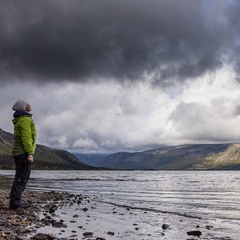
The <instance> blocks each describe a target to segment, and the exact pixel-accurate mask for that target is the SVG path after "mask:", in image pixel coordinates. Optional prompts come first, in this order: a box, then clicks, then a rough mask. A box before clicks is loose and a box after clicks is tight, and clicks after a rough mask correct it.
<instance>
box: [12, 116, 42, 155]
mask: <svg viewBox="0 0 240 240" xmlns="http://www.w3.org/2000/svg"><path fill="white" fill-rule="evenodd" d="M15 113H16V112H15ZM31 116H32V115H31V114H29V113H26V112H23V113H21V114H19V115H18V114H17V115H15V114H14V117H15V118H14V119H13V120H12V122H13V124H14V144H13V150H12V155H13V156H17V155H20V154H23V153H25V152H26V153H28V154H34V152H35V149H36V136H37V134H36V127H35V124H34V122H33V120H32V118H31Z"/></svg>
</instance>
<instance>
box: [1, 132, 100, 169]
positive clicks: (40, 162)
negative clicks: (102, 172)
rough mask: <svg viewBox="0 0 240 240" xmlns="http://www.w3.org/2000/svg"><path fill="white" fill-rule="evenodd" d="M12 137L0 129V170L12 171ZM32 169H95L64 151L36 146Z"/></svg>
mask: <svg viewBox="0 0 240 240" xmlns="http://www.w3.org/2000/svg"><path fill="white" fill-rule="evenodd" d="M13 141H14V135H13V134H11V133H8V132H5V131H3V130H2V129H1V128H0V169H14V168H15V166H14V159H13V157H12V146H13ZM32 168H33V169H43V170H50V169H51V170H53V169H56V170H60V169H64V170H67V169H69V170H77V169H78V170H83V169H84V170H92V169H97V168H95V167H92V166H89V165H87V164H84V163H83V162H81V161H80V160H79V159H78V158H77V157H75V156H74V155H73V154H71V153H69V152H68V151H65V150H58V149H54V148H49V147H46V146H43V145H38V144H37V148H36V152H35V154H34V162H33V165H32Z"/></svg>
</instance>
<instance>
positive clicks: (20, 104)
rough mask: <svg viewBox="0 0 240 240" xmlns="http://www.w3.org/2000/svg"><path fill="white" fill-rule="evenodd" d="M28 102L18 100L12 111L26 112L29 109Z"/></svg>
mask: <svg viewBox="0 0 240 240" xmlns="http://www.w3.org/2000/svg"><path fill="white" fill-rule="evenodd" d="M27 104H28V103H27V102H26V101H23V100H17V101H16V102H15V103H14V105H13V107H12V110H13V111H18V110H20V111H21V110H22V111H25V110H26V107H27Z"/></svg>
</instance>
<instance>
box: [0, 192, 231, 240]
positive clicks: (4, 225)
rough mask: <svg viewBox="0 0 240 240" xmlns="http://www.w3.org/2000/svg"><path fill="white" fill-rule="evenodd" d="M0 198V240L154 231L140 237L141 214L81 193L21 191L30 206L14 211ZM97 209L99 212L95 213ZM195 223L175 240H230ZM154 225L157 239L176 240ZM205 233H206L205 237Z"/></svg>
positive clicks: (64, 239) (95, 239)
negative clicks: (210, 239)
mask: <svg viewBox="0 0 240 240" xmlns="http://www.w3.org/2000/svg"><path fill="white" fill-rule="evenodd" d="M0 195H1V197H0V240H3V239H9V240H77V239H86V240H106V239H116V238H117V239H118V238H121V239H122V233H121V231H122V230H124V227H126V226H127V227H126V229H125V230H124V231H125V232H126V233H127V234H128V235H126V236H127V238H124V239H131V237H133V236H135V237H136V238H132V239H146V238H142V237H144V235H145V237H146V236H147V239H150V238H151V236H152V234H153V232H154V230H153V228H152V229H148V231H149V232H145V233H144V235H142V234H141V233H140V232H141V231H140V230H141V228H140V226H141V222H144V221H147V216H146V212H145V211H142V210H140V211H136V209H135V210H134V209H130V208H129V207H128V208H126V207H121V208H118V210H117V207H116V206H115V207H113V208H110V207H109V204H107V205H108V208H106V207H104V206H99V205H100V204H101V202H100V201H99V199H98V198H93V199H90V197H88V196H85V195H82V194H72V193H68V192H58V191H49V192H35V191H32V192H31V191H25V192H24V194H23V201H25V202H28V203H30V207H29V208H27V209H21V208H19V209H16V210H12V209H11V210H10V209H9V206H8V202H9V192H7V191H0ZM99 208H100V209H101V210H100V209H99ZM97 209H99V212H98V211H96V210H97ZM132 210H134V211H132ZM138 214H140V215H138ZM64 215H65V216H66V217H65V218H64ZM144 215H145V217H144ZM140 216H142V217H140ZM180 217H181V216H180ZM169 220H170V219H169ZM197 220H198V219H195V220H193V222H192V227H191V228H190V226H188V228H190V229H189V230H190V231H186V229H185V230H184V229H181V231H182V230H183V231H184V232H185V237H184V238H182V237H181V238H179V239H187V240H195V239H199V237H200V236H201V235H202V234H203V235H205V236H207V235H208V236H209V235H212V239H223V240H225V239H226V240H230V239H231V238H228V237H227V238H214V237H213V236H214V234H213V232H212V231H214V227H213V226H211V225H205V226H202V227H200V226H199V224H197ZM123 222H124V224H125V225H124V224H123ZM181 222H182V220H180V221H179V223H181ZM119 223H120V224H119ZM111 224H115V226H116V227H115V228H114V227H113V226H111ZM194 225H195V226H194ZM158 226H159V228H158V236H159V237H160V238H162V239H173V238H171V237H170V236H171V235H172V234H174V235H175V236H176V234H177V235H178V236H179V237H180V235H179V234H180V229H178V230H176V231H175V232H172V233H171V231H172V230H173V229H174V228H176V226H174V225H172V223H171V224H170V225H169V224H166V223H162V224H161V225H160V224H159V225H158ZM121 228H122V229H121ZM107 229H108V230H107ZM89 230H90V231H89ZM99 230H101V231H99ZM206 231H207V232H208V233H209V234H206ZM209 231H210V232H209ZM167 233H168V234H170V235H169V237H170V238H166V237H167V236H165V234H167ZM155 234H156V232H155ZM98 235H99V236H98ZM164 236H165V237H164ZM129 237H130V238H129ZM201 237H202V236H201ZM206 239H209V238H206Z"/></svg>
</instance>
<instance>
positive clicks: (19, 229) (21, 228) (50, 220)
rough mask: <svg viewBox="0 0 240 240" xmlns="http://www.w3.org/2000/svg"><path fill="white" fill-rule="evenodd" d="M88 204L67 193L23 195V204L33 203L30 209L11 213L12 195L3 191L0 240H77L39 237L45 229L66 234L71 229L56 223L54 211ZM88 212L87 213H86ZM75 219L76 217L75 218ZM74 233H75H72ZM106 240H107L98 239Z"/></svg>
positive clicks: (100, 239)
mask: <svg viewBox="0 0 240 240" xmlns="http://www.w3.org/2000/svg"><path fill="white" fill-rule="evenodd" d="M83 200H87V197H86V196H83V195H74V194H70V193H67V192H64V193H62V192H57V191H51V192H24V195H23V201H25V202H28V203H30V207H29V208H27V209H21V208H19V209H16V210H12V209H9V206H8V202H9V193H8V192H4V191H1V197H0V239H17V240H30V239H32V240H50V239H52V240H58V239H62V240H67V239H68V240H69V239H77V238H76V235H74V233H73V235H72V236H70V238H66V237H64V238H58V237H56V235H55V234H53V233H40V232H38V229H40V228H43V227H45V226H52V227H54V228H59V232H64V230H62V229H64V228H67V227H68V226H67V225H66V224H65V223H64V220H61V219H60V220H57V218H56V217H57V216H56V215H55V211H56V210H57V209H59V208H61V207H63V206H64V205H69V206H70V205H72V204H78V205H80V204H81V203H82V201H83ZM83 210H84V211H87V210H88V209H87V208H86V209H83ZM75 217H76V216H75ZM73 232H74V231H73ZM91 235H92V233H91V232H83V236H85V237H87V236H90V237H91ZM96 239H98V240H103V239H104V238H101V237H99V238H96Z"/></svg>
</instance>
